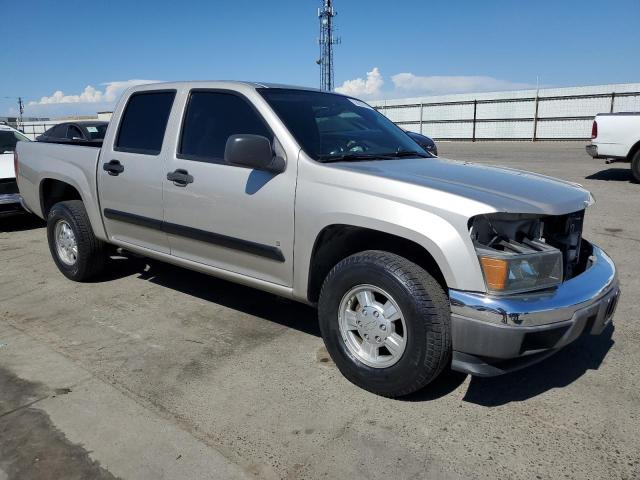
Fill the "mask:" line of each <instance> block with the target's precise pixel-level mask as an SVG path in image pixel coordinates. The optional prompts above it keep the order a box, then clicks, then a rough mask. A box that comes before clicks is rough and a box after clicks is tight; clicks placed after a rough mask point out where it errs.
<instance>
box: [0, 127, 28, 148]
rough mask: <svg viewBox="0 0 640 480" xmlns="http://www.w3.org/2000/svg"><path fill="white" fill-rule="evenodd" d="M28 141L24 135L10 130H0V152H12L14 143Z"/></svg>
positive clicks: (14, 146)
mask: <svg viewBox="0 0 640 480" xmlns="http://www.w3.org/2000/svg"><path fill="white" fill-rule="evenodd" d="M28 141H30V140H29V139H28V138H27V137H25V136H24V135H22V134H20V133H18V132H14V131H12V130H0V152H13V151H14V150H15V149H16V143H18V142H28Z"/></svg>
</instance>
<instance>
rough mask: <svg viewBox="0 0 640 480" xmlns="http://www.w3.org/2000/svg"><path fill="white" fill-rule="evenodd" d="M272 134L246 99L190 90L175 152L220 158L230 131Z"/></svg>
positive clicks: (270, 135) (205, 157) (204, 159)
mask: <svg viewBox="0 0 640 480" xmlns="http://www.w3.org/2000/svg"><path fill="white" fill-rule="evenodd" d="M238 134H253V135H262V136H264V137H267V138H268V139H269V140H273V135H272V134H271V132H270V131H269V130H268V129H267V127H266V126H265V124H264V122H263V121H262V119H261V118H260V116H259V115H258V113H257V112H256V111H255V110H254V109H253V107H252V106H251V105H250V104H249V102H248V101H247V100H245V99H244V98H242V97H239V96H238V95H233V94H230V93H218V92H193V93H192V94H191V97H190V99H189V105H188V107H187V113H186V115H185V118H184V125H183V127H182V138H181V141H180V149H179V153H180V154H181V155H182V156H184V157H187V158H191V159H193V160H202V161H208V162H221V161H223V159H224V147H225V145H226V144H227V139H228V138H229V137H230V136H231V135H238Z"/></svg>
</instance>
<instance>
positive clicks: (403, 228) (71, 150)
mask: <svg viewBox="0 0 640 480" xmlns="http://www.w3.org/2000/svg"><path fill="white" fill-rule="evenodd" d="M17 164H18V183H19V186H20V191H21V192H22V195H23V197H24V200H25V202H26V203H27V205H28V207H29V208H30V209H31V210H33V211H34V212H35V213H36V214H37V215H39V216H41V217H42V218H44V219H46V220H47V224H48V227H47V237H48V242H49V247H50V250H51V254H52V256H53V259H54V261H55V263H56V264H57V266H58V268H59V269H60V271H61V272H62V273H63V274H64V275H66V276H67V277H68V278H70V279H72V280H76V281H84V280H87V279H89V278H92V277H94V276H96V275H98V274H99V273H100V272H101V271H102V270H103V269H104V268H105V267H106V266H107V265H108V261H109V259H108V254H109V252H110V251H112V250H113V249H112V248H111V249H110V248H109V247H110V246H116V247H119V248H121V249H124V250H127V251H131V252H134V253H137V254H142V255H145V256H148V257H152V258H154V259H159V260H162V261H166V262H170V263H173V264H176V265H180V266H182V267H186V268H190V269H193V270H198V271H200V272H205V273H208V274H211V275H214V276H217V277H221V278H224V279H228V280H231V281H233V282H239V283H242V284H245V285H250V286H252V287H256V288H258V289H263V290H266V291H269V292H272V293H274V294H277V295H280V296H283V297H288V298H291V299H294V300H297V301H300V302H306V303H308V304H311V305H317V307H318V318H319V322H320V329H321V332H322V336H323V339H324V341H325V344H326V346H327V349H328V351H329V353H330V355H331V357H332V358H333V360H334V361H335V363H336V365H337V366H338V368H339V369H340V371H341V372H342V373H343V374H344V375H345V376H346V377H347V378H348V379H349V380H350V381H352V382H353V383H355V384H357V385H359V386H361V387H363V388H365V389H368V390H370V391H372V392H375V393H377V394H380V395H385V396H390V397H393V396H400V395H405V394H408V393H411V392H413V391H415V390H417V389H420V388H422V387H423V386H425V385H427V384H428V383H429V382H430V381H432V380H433V379H434V378H436V377H437V376H438V375H439V374H440V372H442V371H443V369H445V368H449V367H451V368H453V369H455V370H458V371H462V372H467V373H470V374H473V375H498V374H501V373H504V372H508V371H512V370H515V369H517V368H521V367H524V366H526V365H529V364H532V363H535V362H536V361H539V360H541V359H542V358H545V357H547V356H549V355H551V354H552V353H554V352H556V351H558V349H560V348H561V347H563V346H564V345H566V344H568V343H570V342H572V341H574V340H575V339H576V338H578V337H579V336H580V335H582V334H599V333H601V332H602V331H603V329H605V327H606V326H607V325H608V324H609V323H610V322H611V319H612V316H613V313H614V310H615V307H616V303H617V300H618V297H619V294H620V290H619V285H618V277H617V275H616V269H615V266H614V264H613V262H612V261H611V259H610V258H609V257H608V256H607V255H606V254H605V253H604V252H603V251H602V250H601V249H600V248H598V247H597V246H596V245H594V244H592V243H590V242H588V241H587V240H586V239H584V238H583V237H582V225H583V219H584V215H585V211H586V209H587V207H589V206H590V205H591V204H592V203H593V198H592V196H591V195H590V194H589V192H587V191H586V190H584V189H583V188H582V187H581V186H580V185H577V184H574V183H569V182H565V181H561V180H556V179H553V178H549V177H546V176H542V175H537V174H534V173H527V172H523V171H518V170H512V169H505V168H497V167H490V166H482V165H474V164H472V163H468V162H460V161H453V160H444V159H441V158H437V157H433V156H431V155H430V154H429V153H427V152H426V151H425V150H423V149H422V148H420V146H419V145H418V144H416V143H415V142H414V141H413V140H412V139H411V138H410V137H409V136H408V135H407V134H406V133H405V132H403V131H402V130H401V129H400V128H398V127H397V126H396V125H394V124H393V123H391V122H390V121H389V120H387V119H386V118H385V117H384V116H382V115H381V114H379V113H378V112H376V111H375V110H374V109H373V108H371V107H370V106H369V105H367V104H366V103H364V102H362V101H360V100H357V99H355V98H351V97H348V96H343V95H338V94H334V93H327V92H319V91H315V90H309V89H303V88H296V87H285V86H276V85H265V84H256V83H242V82H184V83H166V84H153V85H146V86H137V87H134V88H133V89H131V90H128V91H127V92H126V93H125V94H124V95H123V96H122V98H121V99H120V101H119V103H118V104H117V106H116V109H115V112H114V115H113V118H112V121H111V122H110V123H109V127H108V129H107V132H106V135H105V138H104V143H103V145H102V147H101V148H96V147H91V146H84V145H60V144H51V143H40V142H32V143H24V144H23V143H20V144H19V146H18V162H17ZM202 340H203V341H212V342H215V341H216V340H215V338H211V339H202Z"/></svg>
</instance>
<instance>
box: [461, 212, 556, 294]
mask: <svg viewBox="0 0 640 480" xmlns="http://www.w3.org/2000/svg"><path fill="white" fill-rule="evenodd" d="M543 228H544V223H543V221H542V219H540V218H539V217H536V216H532V215H524V214H522V215H517V214H492V215H481V216H478V217H474V218H473V219H472V220H471V222H470V234H471V238H472V239H473V242H474V245H475V248H476V253H477V255H478V260H479V261H480V266H481V267H482V273H483V275H484V279H485V283H486V286H487V290H488V291H489V292H490V293H494V294H504V293H517V292H525V291H531V290H538V289H543V288H549V287H553V286H556V285H558V284H560V283H562V277H563V270H564V269H563V256H562V252H561V251H560V250H558V249H557V248H555V247H553V246H551V245H549V244H547V243H546V242H545V241H544V238H543V236H542V234H543Z"/></svg>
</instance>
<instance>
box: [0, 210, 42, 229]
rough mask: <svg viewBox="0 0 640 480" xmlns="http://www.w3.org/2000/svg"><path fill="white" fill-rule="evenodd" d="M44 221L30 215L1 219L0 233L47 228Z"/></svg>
mask: <svg viewBox="0 0 640 480" xmlns="http://www.w3.org/2000/svg"><path fill="white" fill-rule="evenodd" d="M46 225H47V224H46V223H45V222H44V220H42V219H40V218H39V217H36V216H35V215H31V214H28V213H24V214H17V215H11V216H7V217H3V218H0V233H4V232H21V231H25V230H35V229H36V228H44V227H46Z"/></svg>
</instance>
